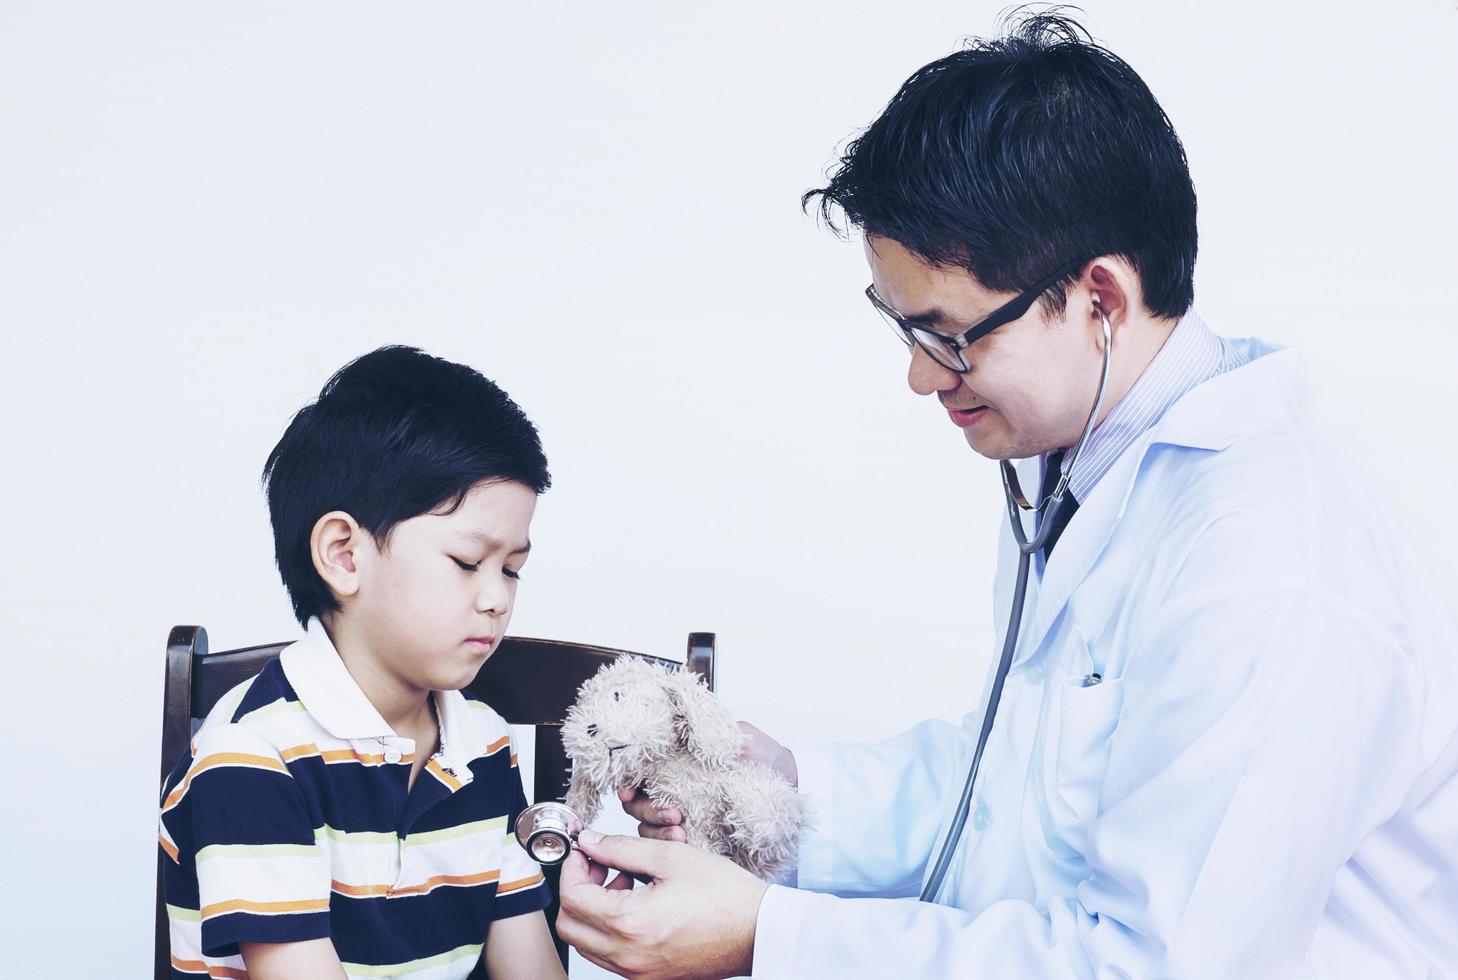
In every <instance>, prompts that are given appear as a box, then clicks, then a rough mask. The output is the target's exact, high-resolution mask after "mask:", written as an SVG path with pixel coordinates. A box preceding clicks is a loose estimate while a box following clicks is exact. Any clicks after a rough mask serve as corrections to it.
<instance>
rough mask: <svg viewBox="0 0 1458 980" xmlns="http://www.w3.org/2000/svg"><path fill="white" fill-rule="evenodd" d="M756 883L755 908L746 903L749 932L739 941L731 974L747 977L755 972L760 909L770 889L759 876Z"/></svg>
mask: <svg viewBox="0 0 1458 980" xmlns="http://www.w3.org/2000/svg"><path fill="white" fill-rule="evenodd" d="M754 884H755V885H756V886H757V888H758V891H759V894H758V895H756V896H755V898H754V905H753V908H750V907H749V903H748V902H746V903H745V909H746V911H747V912H748V913H749V922H748V934H747V936H746V937H745V938H744V939H743V940H742V941H741V942H740V943H739V957H738V962H737V963H736V964H735V965H734V967H733V970H734V972H733V973H732V974H730V976H736V977H747V976H749V975H750V974H752V973H753V972H754V940H755V935H756V934H757V933H758V931H759V909H760V906H761V905H763V904H764V896H765V894H766V893H767V892H768V891H769V885H767V884H765V883H764V882H763V881H760V880H759V879H758V878H756V879H754Z"/></svg>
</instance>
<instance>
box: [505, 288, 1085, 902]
mask: <svg viewBox="0 0 1458 980" xmlns="http://www.w3.org/2000/svg"><path fill="white" fill-rule="evenodd" d="M1094 309H1095V310H1097V311H1098V314H1099V320H1100V321H1101V322H1102V324H1103V329H1104V358H1103V368H1102V370H1101V371H1100V372H1099V390H1098V394H1097V395H1095V396H1094V405H1093V410H1092V411H1090V412H1089V413H1088V421H1086V422H1084V424H1083V434H1082V435H1080V436H1079V437H1078V442H1077V443H1076V444H1075V445H1074V447H1073V451H1072V452H1071V453H1069V454H1068V455H1067V456H1065V457H1064V460H1063V464H1062V466H1061V468H1060V471H1059V474H1058V483H1057V484H1055V485H1054V487H1053V492H1052V493H1050V494H1049V495H1048V496H1047V498H1046V499H1044V500H1043V501H1041V502H1040V503H1039V504H1038V506H1037V508H1036V510H1037V512H1038V530H1037V532H1036V533H1035V534H1034V535H1033V537H1032V538H1029V537H1028V535H1027V532H1026V531H1025V530H1024V528H1023V521H1022V515H1021V514H1019V513H1018V511H1019V510H1020V509H1021V510H1034V509H1035V508H1034V507H1033V505H1032V504H1030V503H1028V499H1027V497H1026V496H1024V495H1023V491H1022V488H1021V487H1020V486H1019V484H1018V475H1017V471H1015V470H1014V469H1013V467H1012V464H1011V463H1009V462H1008V461H1007V460H1002V461H1001V468H1002V491H1003V494H1004V496H1005V497H1006V498H1007V513H1008V520H1009V522H1010V523H1011V524H1012V532H1013V537H1014V538H1015V539H1016V541H1017V545H1018V574H1017V582H1016V584H1015V585H1014V586H1013V600H1012V611H1011V612H1010V613H1009V614H1008V623H1007V635H1006V636H1005V637H1004V638H1003V641H1002V656H1001V658H1000V659H999V660H998V662H997V673H996V674H995V675H994V676H993V679H992V691H991V693H990V694H988V696H987V709H986V710H985V711H983V713H982V730H981V731H980V732H979V733H978V735H977V748H976V750H975V751H973V753H972V765H971V766H970V767H969V768H968V770H967V781H966V782H965V783H963V784H962V796H961V799H960V800H959V801H958V803H957V813H956V816H955V817H953V819H952V825H951V827H950V828H949V829H948V830H947V836H946V838H945V839H943V841H942V849H941V852H940V853H939V854H938V855H937V859H936V862H935V864H934V865H933V866H932V871H931V875H930V876H929V877H928V878H927V880H926V885H925V887H923V888H922V890H921V901H923V902H930V901H933V900H934V899H935V898H936V895H937V892H939V891H940V890H941V887H942V881H943V879H945V878H946V876H947V869H948V867H950V865H951V862H952V855H953V853H954V852H955V851H956V850H957V843H958V841H959V840H961V837H962V829H963V827H964V826H966V823H967V811H968V809H969V808H970V807H971V805H972V791H973V789H974V788H975V787H976V784H977V770H978V768H979V767H980V766H981V764H982V750H983V749H985V748H986V747H987V737H988V736H989V735H990V734H992V722H993V719H994V718H995V717H996V716H997V705H998V702H999V701H1001V699H1002V687H1003V683H1004V682H1005V681H1006V680H1007V672H1008V667H1009V666H1011V664H1012V658H1013V651H1014V650H1015V649H1016V648H1017V645H1018V628H1019V627H1020V626H1021V625H1022V619H1023V605H1024V603H1025V602H1026V601H1027V597H1028V570H1029V567H1030V562H1031V560H1032V556H1033V555H1034V554H1036V553H1037V552H1038V551H1040V550H1042V548H1043V545H1044V544H1046V543H1047V541H1048V536H1049V535H1050V534H1051V533H1052V531H1053V521H1051V520H1046V519H1045V518H1046V517H1047V516H1048V515H1050V514H1052V513H1053V511H1054V510H1055V509H1056V508H1057V506H1058V505H1059V504H1060V503H1062V501H1063V497H1064V495H1065V494H1067V492H1068V478H1069V474H1071V473H1072V472H1073V465H1074V463H1075V462H1077V461H1078V457H1079V456H1080V455H1081V454H1082V453H1083V447H1084V444H1085V443H1086V442H1088V437H1089V434H1090V433H1091V432H1093V428H1094V422H1095V421H1097V419H1098V416H1099V409H1100V408H1101V407H1102V406H1103V403H1104V387H1105V386H1106V385H1107V384H1108V381H1109V352H1110V351H1111V350H1112V349H1113V345H1114V337H1113V332H1112V331H1111V330H1110V328H1109V318H1108V316H1107V315H1106V314H1105V313H1104V311H1103V308H1102V307H1100V306H1097V305H1096V306H1095V307H1094ZM582 827H583V823H582V819H581V818H580V817H579V816H578V815H577V814H576V813H575V812H573V810H572V809H571V808H570V807H568V806H567V804H565V803H562V802H560V801H556V800H547V801H543V802H541V803H536V804H533V805H532V806H529V807H527V808H526V809H525V810H523V811H522V812H521V813H520V814H519V815H518V816H517V819H516V826H515V828H514V829H515V833H516V839H517V842H518V843H519V844H520V845H521V847H522V849H523V850H525V851H526V852H527V854H528V855H530V856H531V858H532V860H534V861H536V862H538V863H539V864H542V865H545V866H547V867H552V866H554V865H559V864H561V863H562V862H563V861H564V860H566V858H567V855H568V854H570V853H571V852H572V850H573V848H575V847H576V846H577V835H578V833H579V832H580V831H581V830H582ZM634 877H635V878H639V880H646V879H643V878H641V876H639V875H634Z"/></svg>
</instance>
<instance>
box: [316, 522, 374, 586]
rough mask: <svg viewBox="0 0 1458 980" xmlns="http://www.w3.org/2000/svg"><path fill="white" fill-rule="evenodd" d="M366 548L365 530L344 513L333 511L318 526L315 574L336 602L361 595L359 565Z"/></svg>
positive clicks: (317, 523)
mask: <svg viewBox="0 0 1458 980" xmlns="http://www.w3.org/2000/svg"><path fill="white" fill-rule="evenodd" d="M365 544H366V542H365V531H364V529H363V528H362V527H360V526H359V522H358V521H356V520H355V519H354V518H353V517H351V516H350V515H349V514H347V513H345V512H344V511H342V510H332V511H330V512H329V513H327V514H325V515H324V516H323V517H321V518H319V519H318V520H317V521H315V522H314V531H313V533H312V534H310V535H309V556H310V557H311V558H313V560H314V571H316V572H318V573H319V577H320V578H322V579H323V580H324V584H325V585H327V586H329V591H331V592H333V593H334V597H335V598H336V599H345V598H349V597H350V596H353V595H354V594H355V593H357V592H358V591H359V565H360V559H361V557H363V556H362V549H363V547H364V545H365Z"/></svg>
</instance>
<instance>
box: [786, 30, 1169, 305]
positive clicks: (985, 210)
mask: <svg viewBox="0 0 1458 980" xmlns="http://www.w3.org/2000/svg"><path fill="white" fill-rule="evenodd" d="M816 198H818V199H819V210H820V214H821V216H822V217H823V218H824V219H825V220H826V221H827V222H828V223H829V224H830V225H831V227H832V228H834V227H835V221H834V217H833V211H834V209H835V208H837V207H838V208H839V209H840V210H841V211H842V212H843V213H844V214H845V217H846V219H847V220H848V221H849V222H850V223H851V224H853V225H855V226H858V227H860V228H861V229H862V230H864V231H865V232H867V233H870V234H874V235H878V236H881V237H885V238H890V239H893V240H894V241H897V242H899V243H900V244H901V245H903V246H904V247H906V248H907V249H908V250H909V251H911V252H913V253H914V254H916V255H918V256H920V257H921V258H923V259H925V260H926V261H928V262H931V263H933V264H936V265H946V266H953V267H960V268H964V269H966V270H967V271H968V272H970V273H971V274H972V275H973V276H974V277H975V278H976V279H977V281H978V282H980V283H981V284H982V285H984V286H986V287H987V288H989V289H993V290H998V291H1009V292H1011V291H1016V290H1022V289H1027V288H1028V287H1029V286H1030V285H1032V284H1033V283H1035V282H1037V281H1038V280H1040V279H1042V278H1044V277H1046V276H1048V275H1050V274H1052V273H1054V272H1056V271H1057V270H1058V269H1059V268H1061V267H1063V266H1065V265H1068V264H1070V263H1074V262H1080V261H1084V260H1087V259H1092V258H1094V257H1096V256H1099V255H1117V256H1123V257H1124V258H1125V259H1127V260H1128V261H1129V262H1130V263H1131V264H1132V265H1133V266H1134V268H1135V269H1136V270H1137V271H1138V273H1139V277H1140V280H1141V282H1142V285H1143V293H1144V296H1143V298H1144V304H1145V306H1147V307H1148V308H1149V310H1150V311H1151V312H1152V313H1154V314H1156V315H1158V316H1166V317H1176V316H1180V315H1181V314H1183V313H1184V312H1185V311H1186V310H1188V309H1189V307H1190V304H1191V303H1192V302H1193V301H1194V271H1195V249H1196V232H1195V188H1194V185H1193V184H1192V183H1191V181H1190V172H1189V166H1188V164H1187V163H1186V161H1185V151H1184V147H1183V146H1182V145H1181V144H1180V140H1179V137H1178V136H1176V135H1175V131H1174V127H1173V126H1171V125H1170V121H1169V119H1168V117H1166V116H1165V114H1164V110H1163V109H1161V108H1160V106H1159V103H1158V102H1156V101H1155V99H1154V96H1153V94H1152V93H1150V91H1149V88H1148V87H1147V86H1146V85H1145V84H1144V82H1143V81H1142V80H1141V79H1140V78H1139V76H1138V75H1137V74H1135V72H1134V69H1132V68H1130V67H1129V65H1128V64H1126V63H1125V62H1124V61H1123V59H1121V58H1119V57H1117V56H1116V55H1114V54H1113V53H1112V52H1110V51H1108V50H1107V49H1106V48H1104V47H1102V46H1100V45H1098V44H1096V43H1094V41H1093V40H1092V38H1091V37H1090V36H1089V34H1088V32H1087V31H1085V30H1084V29H1083V28H1082V27H1081V26H1079V24H1078V23H1076V22H1075V21H1073V20H1071V19H1070V18H1068V17H1066V16H1063V15H1061V14H1059V13H1058V12H1056V8H1055V10H1054V11H1051V12H1042V13H1027V12H1024V13H1022V14H1021V15H1019V16H1017V17H1015V18H1014V20H1013V21H1012V23H1011V27H1010V29H1009V31H1008V32H1007V34H1006V36H1004V37H1000V38H996V39H993V40H980V39H974V40H972V41H970V42H969V43H968V46H967V47H966V48H965V49H964V50H961V51H958V52H956V53H955V54H951V55H948V56H947V57H945V58H942V59H940V60H938V61H934V62H932V63H931V64H929V65H926V66H925V67H923V68H921V69H920V70H919V71H917V72H916V73H915V74H913V75H912V76H911V77H910V78H909V79H907V80H906V82H905V83H904V84H903V85H902V86H901V90H900V91H899V92H897V93H896V95H895V97H894V98H892V100H891V102H890V103H889V104H888V105H887V106H886V108H885V109H884V110H883V111H882V113H881V115H880V117H879V118H877V119H876V121H875V122H873V123H871V125H870V127H869V128H867V129H866V131H865V132H864V133H862V134H861V135H860V136H859V137H858V138H857V139H855V140H854V141H853V142H851V143H850V144H849V145H848V146H847V148H846V151H845V153H844V155H843V156H842V157H841V158H840V161H839V167H838V169H836V170H835V171H834V172H833V173H832V174H831V176H830V182H829V184H828V185H827V186H825V187H821V188H817V189H815V190H812V191H809V192H808V193H806V194H805V195H804V197H803V198H802V201H801V203H802V204H803V205H804V206H805V207H806V208H807V209H808V208H809V206H810V204H811V202H812V201H814V200H815V199H816ZM1074 278H1075V275H1070V276H1069V277H1068V278H1067V279H1065V280H1064V282H1062V283H1060V284H1059V285H1058V287H1057V288H1055V289H1054V290H1051V291H1050V293H1049V295H1048V298H1047V301H1046V302H1047V303H1048V305H1049V307H1050V308H1051V309H1052V310H1053V311H1054V312H1061V310H1062V306H1063V303H1064V299H1065V293H1064V288H1065V287H1066V286H1067V285H1068V284H1069V283H1070V282H1072V280H1073V279H1074Z"/></svg>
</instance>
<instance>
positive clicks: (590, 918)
mask: <svg viewBox="0 0 1458 980" xmlns="http://www.w3.org/2000/svg"><path fill="white" fill-rule="evenodd" d="M608 868H616V869H618V872H619V873H618V875H617V877H615V878H614V879H613V880H612V881H609V882H607V883H606V885H604V881H605V880H606V878H607V869H608ZM629 872H637V873H638V874H644V875H648V876H650V877H651V878H652V879H653V881H652V883H651V884H647V885H643V886H641V887H639V888H633V887H632V885H633V880H632V878H631V877H630V876H629ZM768 887H769V886H767V885H766V884H765V883H764V882H762V881H760V880H759V879H758V878H756V877H754V875H752V874H750V873H749V872H748V871H745V870H744V869H743V868H741V867H739V866H738V865H736V864H734V863H733V862H732V861H730V860H729V859H728V858H722V857H719V856H718V855H715V854H709V853H708V852H706V851H701V850H699V849H698V848H695V847H683V846H680V845H677V844H671V843H664V842H663V841H656V840H641V839H639V838H636V837H603V836H602V835H601V834H599V833H597V832H596V831H593V830H585V831H583V832H582V834H580V835H579V836H578V839H577V848H576V849H574V850H573V851H572V853H571V854H570V855H568V857H567V860H566V861H565V862H563V864H562V877H561V879H560V881H559V895H560V897H561V902H562V906H561V911H560V912H559V913H558V914H557V934H558V935H559V936H560V937H561V938H562V940H563V941H564V942H566V943H567V944H569V945H570V946H573V947H574V948H576V950H577V951H578V952H579V953H581V954H582V955H583V956H584V957H586V958H587V959H589V960H591V961H592V962H593V963H596V964H597V965H598V966H600V967H603V968H604V969H607V970H611V971H612V972H613V973H616V974H618V975H620V976H624V977H629V978H631V980H720V978H723V977H736V976H747V975H748V974H749V972H750V970H751V969H753V966H754V931H755V923H756V921H757V920H758V918H759V905H760V902H761V900H762V899H763V898H764V893H765V890H766V889H767V888H768Z"/></svg>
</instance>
